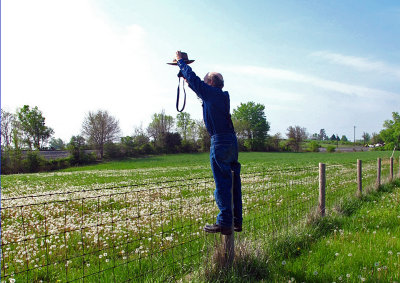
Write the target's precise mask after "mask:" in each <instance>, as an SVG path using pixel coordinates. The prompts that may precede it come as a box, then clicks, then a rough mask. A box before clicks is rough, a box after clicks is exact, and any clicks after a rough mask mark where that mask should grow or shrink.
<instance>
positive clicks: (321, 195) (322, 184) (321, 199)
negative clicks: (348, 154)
mask: <svg viewBox="0 0 400 283" xmlns="http://www.w3.org/2000/svg"><path fill="white" fill-rule="evenodd" d="M325 185H326V175H325V164H324V163H320V164H319V204H318V212H319V214H320V215H321V216H322V217H324V216H325Z"/></svg>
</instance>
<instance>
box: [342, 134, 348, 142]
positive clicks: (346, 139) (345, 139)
mask: <svg viewBox="0 0 400 283" xmlns="http://www.w3.org/2000/svg"><path fill="white" fill-rule="evenodd" d="M341 140H342V141H344V142H347V141H349V140H348V138H347V137H346V136H345V135H343V136H342V138H341Z"/></svg>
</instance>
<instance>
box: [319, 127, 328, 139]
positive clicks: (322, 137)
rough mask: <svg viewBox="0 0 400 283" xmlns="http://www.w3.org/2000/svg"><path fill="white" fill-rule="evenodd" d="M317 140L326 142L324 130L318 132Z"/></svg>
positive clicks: (326, 137)
mask: <svg viewBox="0 0 400 283" xmlns="http://www.w3.org/2000/svg"><path fill="white" fill-rule="evenodd" d="M318 140H320V141H325V140H328V136H327V135H326V132H325V129H321V130H319V135H318Z"/></svg>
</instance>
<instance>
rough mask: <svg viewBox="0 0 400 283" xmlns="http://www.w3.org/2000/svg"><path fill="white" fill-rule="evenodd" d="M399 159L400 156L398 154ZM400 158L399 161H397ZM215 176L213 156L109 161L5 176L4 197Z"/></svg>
mask: <svg viewBox="0 0 400 283" xmlns="http://www.w3.org/2000/svg"><path fill="white" fill-rule="evenodd" d="M391 154H392V152H381V151H372V152H352V153H265V152H241V153H240V154H239V162H240V163H241V164H242V173H251V172H261V171H266V170H280V169H290V168H299V167H305V166H315V167H318V163H320V162H322V163H326V164H350V163H352V164H355V163H356V161H357V159H362V160H363V161H365V162H368V161H373V160H376V158H378V157H381V158H386V159H387V158H389V157H390V156H391ZM395 158H397V159H398V153H397V155H395ZM397 159H396V160H397ZM203 177H212V173H211V169H210V164H209V156H208V154H207V153H201V154H176V155H164V156H151V157H146V158H135V159H127V160H123V161H114V162H105V163H102V164H98V165H92V166H82V167H73V168H69V169H65V170H61V171H58V172H51V173H37V174H16V175H2V176H1V186H2V195H3V196H10V195H12V196H19V195H22V194H36V193H40V192H49V191H60V190H61V191H65V190H85V189H92V188H98V187H99V186H100V187H106V186H110V187H112V186H119V185H131V184H141V183H148V182H163V181H170V180H177V179H193V178H203Z"/></svg>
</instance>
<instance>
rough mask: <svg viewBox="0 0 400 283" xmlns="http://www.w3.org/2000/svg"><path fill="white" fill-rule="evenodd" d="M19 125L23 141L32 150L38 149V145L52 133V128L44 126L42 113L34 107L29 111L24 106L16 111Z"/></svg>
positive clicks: (27, 107)
mask: <svg viewBox="0 0 400 283" xmlns="http://www.w3.org/2000/svg"><path fill="white" fill-rule="evenodd" d="M17 117H18V121H19V125H20V127H21V130H22V132H23V136H24V137H23V141H24V142H25V143H26V144H27V145H28V146H29V148H30V149H32V146H33V147H34V148H36V149H40V145H41V144H43V143H45V142H46V141H47V140H48V139H49V138H50V137H51V135H52V134H53V133H54V131H53V129H52V128H49V127H47V126H46V125H45V118H44V117H43V114H42V112H41V111H40V110H39V109H38V108H37V106H35V107H34V108H33V109H30V108H29V106H28V105H24V107H22V108H21V109H19V110H18V111H17Z"/></svg>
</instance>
